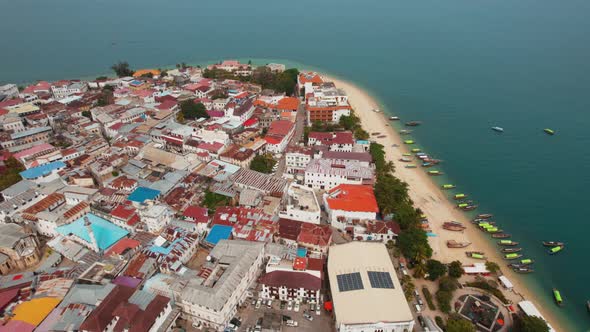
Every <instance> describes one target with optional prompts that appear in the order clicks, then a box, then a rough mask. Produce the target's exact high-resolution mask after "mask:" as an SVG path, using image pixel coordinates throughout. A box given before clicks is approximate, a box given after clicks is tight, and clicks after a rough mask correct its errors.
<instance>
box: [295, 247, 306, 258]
mask: <svg viewBox="0 0 590 332" xmlns="http://www.w3.org/2000/svg"><path fill="white" fill-rule="evenodd" d="M297 257H304V258H305V257H307V248H297Z"/></svg>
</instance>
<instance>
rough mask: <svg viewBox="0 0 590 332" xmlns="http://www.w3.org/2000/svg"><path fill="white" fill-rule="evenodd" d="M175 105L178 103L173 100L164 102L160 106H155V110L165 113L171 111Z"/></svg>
mask: <svg viewBox="0 0 590 332" xmlns="http://www.w3.org/2000/svg"><path fill="white" fill-rule="evenodd" d="M176 105H178V103H177V102H176V101H175V100H165V101H163V102H162V103H160V105H158V106H156V108H157V109H159V110H162V111H166V110H171V109H173V108H174V106H176Z"/></svg>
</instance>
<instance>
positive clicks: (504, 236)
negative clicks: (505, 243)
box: [492, 233, 511, 239]
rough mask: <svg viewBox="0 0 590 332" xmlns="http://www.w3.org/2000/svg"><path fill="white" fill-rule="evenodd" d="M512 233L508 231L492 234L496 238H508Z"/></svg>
mask: <svg viewBox="0 0 590 332" xmlns="http://www.w3.org/2000/svg"><path fill="white" fill-rule="evenodd" d="M510 236H511V235H510V234H507V233H496V234H492V237H493V238H494V239H507V238H509V237H510Z"/></svg>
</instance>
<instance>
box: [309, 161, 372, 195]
mask: <svg viewBox="0 0 590 332" xmlns="http://www.w3.org/2000/svg"><path fill="white" fill-rule="evenodd" d="M373 181H374V172H373V169H372V168H369V167H364V166H362V164H361V163H360V162H359V161H346V162H335V161H332V160H328V159H313V160H312V161H311V162H310V163H309V165H307V168H306V169H305V182H304V183H305V185H306V186H308V187H310V188H314V189H324V190H330V189H332V188H334V187H336V186H338V185H340V184H357V185H371V184H373Z"/></svg>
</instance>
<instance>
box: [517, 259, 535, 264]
mask: <svg viewBox="0 0 590 332" xmlns="http://www.w3.org/2000/svg"><path fill="white" fill-rule="evenodd" d="M534 263H535V260H534V259H531V258H525V259H521V260H520V262H519V264H522V265H531V264H534Z"/></svg>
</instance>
